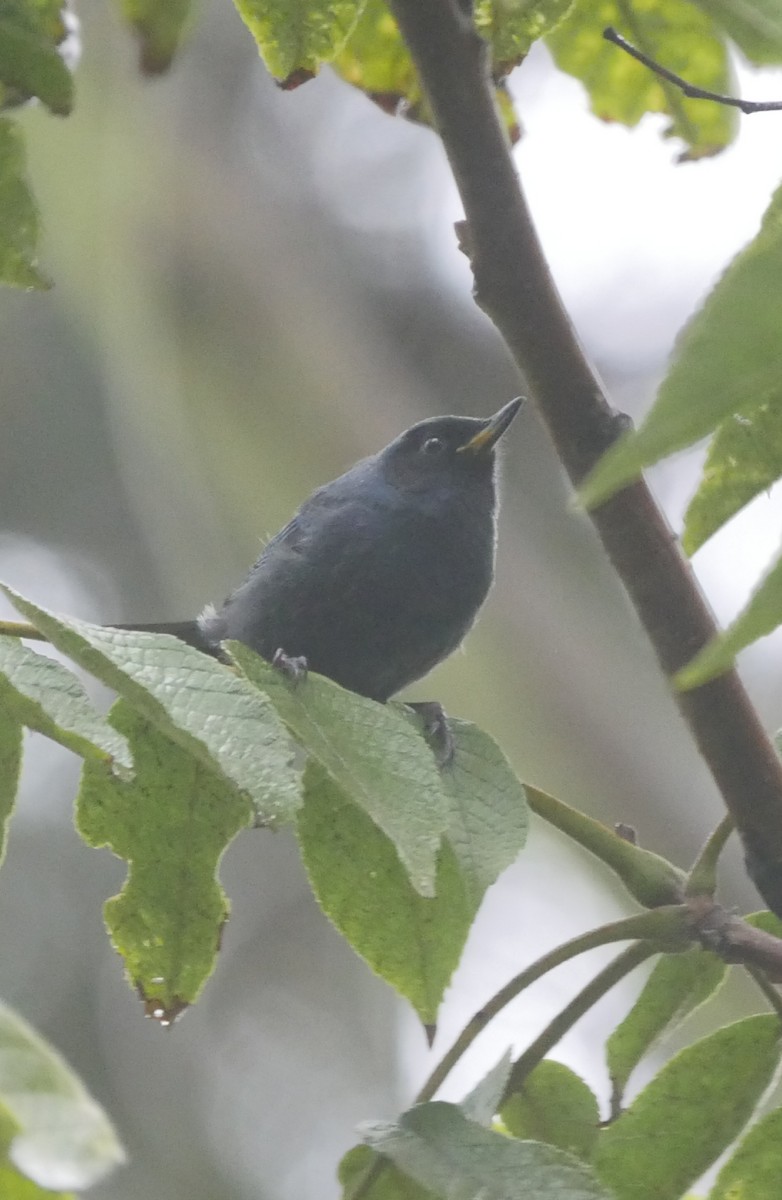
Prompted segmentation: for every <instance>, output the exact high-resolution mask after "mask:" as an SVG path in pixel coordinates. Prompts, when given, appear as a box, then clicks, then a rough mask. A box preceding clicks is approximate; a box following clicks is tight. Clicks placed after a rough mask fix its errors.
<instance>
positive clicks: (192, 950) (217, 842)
mask: <svg viewBox="0 0 782 1200" xmlns="http://www.w3.org/2000/svg"><path fill="white" fill-rule="evenodd" d="M111 720H112V723H113V724H114V725H116V726H117V728H118V729H119V730H121V732H122V733H123V734H124V735H125V736H126V737H127V738H128V741H129V742H130V744H131V746H132V748H133V756H134V760H135V763H136V776H135V779H134V780H133V782H132V783H122V782H120V781H118V780H116V779H112V778H111V777H110V776H108V775H107V774H106V772H105V770H103V769H101V768H100V767H97V766H95V765H93V764H92V763H90V762H87V763H85V766H84V774H83V777H82V785H81V791H80V794H79V801H78V827H79V831H80V833H81V835H82V837H83V838H84V839H85V841H87V842H88V843H89V844H90V845H91V846H108V847H109V848H110V849H112V850H113V851H114V853H115V854H117V855H119V857H120V858H124V859H127V861H128V866H129V870H128V878H127V881H126V883H125V885H124V887H123V889H122V891H121V893H120V894H119V896H115V897H114V898H113V899H112V900H109V901H108V902H107V904H106V908H105V916H106V924H107V926H108V929H109V933H110V934H111V939H112V941H113V943H114V946H115V947H116V949H117V950H118V952H119V953H120V954H121V955H122V957H123V959H124V960H125V965H126V968H127V972H128V976H129V977H130V980H131V982H132V983H133V985H134V986H135V987H137V988H138V989H139V991H140V992H141V995H142V997H143V998H144V1000H145V1001H146V1008H147V1012H148V1013H149V1014H150V1015H152V1016H155V1017H156V1018H157V1019H159V1020H162V1021H170V1020H172V1019H173V1018H174V1017H175V1016H176V1015H177V1013H178V1012H179V1011H180V1010H181V1009H182V1008H183V1007H184V1006H185V1005H187V1004H192V1002H193V1001H194V1000H195V999H196V997H197V996H198V994H199V992H200V990H201V988H202V987H203V985H204V982H205V981H206V979H207V978H208V976H209V975H210V974H211V972H212V970H213V968H214V963H215V957H216V954H217V950H218V947H219V942H220V934H221V931H222V926H223V923H224V921H225V919H226V917H227V915H228V902H227V900H226V898H225V894H224V892H223V890H222V888H221V887H220V885H219V884H218V882H217V879H216V872H217V867H218V864H219V862H220V859H221V857H222V855H223V853H224V851H225V849H226V847H227V846H228V844H229V842H231V841H232V839H233V838H234V837H235V836H236V834H237V833H238V832H239V830H240V829H243V828H245V827H246V826H247V825H248V824H250V822H251V820H252V811H251V808H250V804H249V802H248V801H247V800H245V799H244V798H243V797H242V796H241V795H240V794H239V793H237V792H236V790H235V789H234V788H232V787H231V786H230V785H229V784H227V783H226V782H225V781H224V780H222V779H221V778H220V777H219V776H218V775H217V774H214V773H212V772H211V771H209V770H207V769H206V768H205V767H204V766H203V765H202V764H201V763H199V762H198V761H197V760H196V759H194V758H193V757H192V756H190V755H189V754H186V753H185V751H183V750H182V749H180V747H179V746H177V745H176V744H175V743H174V742H172V741H171V740H170V739H169V738H168V737H166V736H165V735H164V734H162V733H160V732H159V731H158V730H157V729H155V728H154V727H153V726H151V725H150V724H148V722H147V721H145V720H144V718H143V717H141V716H140V715H139V714H138V713H137V712H135V711H134V710H133V709H132V708H131V707H130V705H129V704H127V703H126V702H125V701H123V700H119V701H118V702H117V703H116V704H115V705H114V708H113V709H112V710H111Z"/></svg>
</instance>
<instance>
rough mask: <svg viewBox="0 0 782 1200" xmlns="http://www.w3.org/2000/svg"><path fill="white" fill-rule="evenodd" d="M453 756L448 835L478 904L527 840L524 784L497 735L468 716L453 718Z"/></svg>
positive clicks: (447, 783)
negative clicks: (464, 718)
mask: <svg viewBox="0 0 782 1200" xmlns="http://www.w3.org/2000/svg"><path fill="white" fill-rule="evenodd" d="M448 728H449V729H450V732H451V736H452V737H453V751H454V752H453V759H452V760H451V762H450V763H449V765H448V766H447V767H446V768H445V770H444V771H443V772H442V775H441V780H442V787H443V791H444V792H445V795H446V799H447V801H448V825H447V829H446V835H447V837H448V840H449V841H450V843H451V845H452V846H453V849H454V851H455V852H456V859H457V862H458V863H459V867H460V868H461V872H462V875H463V877H464V880H465V882H466V885H467V890H468V895H469V896H470V898H471V900H472V902H473V903H474V905H475V908H476V909H477V908H478V905H479V904H480V902H481V900H482V899H483V895H484V892H485V891H486V889H487V888H488V887H490V886H491V884H492V883H494V881H495V879H497V877H498V875H499V874H500V873H501V872H502V871H504V870H505V868H506V867H509V866H510V865H511V863H513V862H515V861H516V858H517V857H518V855H519V852H520V851H521V850H522V848H523V846H524V843H525V841H526V839H527V829H528V826H529V809H528V807H527V797H526V793H525V791H524V787H523V785H522V784H521V783H520V782H519V780H518V779H517V777H516V775H515V773H514V771H513V768H512V767H511V766H510V764H509V762H508V760H507V759H506V757H505V755H504V754H503V752H502V750H500V748H499V746H498V745H497V743H496V742H495V741H494V739H493V738H490V737H489V735H488V733H484V732H483V730H482V729H479V728H478V726H477V725H471V724H470V723H469V722H468V721H459V720H455V719H454V718H449V719H448Z"/></svg>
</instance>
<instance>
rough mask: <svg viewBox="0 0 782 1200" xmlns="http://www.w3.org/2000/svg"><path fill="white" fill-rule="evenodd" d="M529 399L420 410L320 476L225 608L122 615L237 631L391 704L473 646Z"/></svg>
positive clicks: (274, 654)
mask: <svg viewBox="0 0 782 1200" xmlns="http://www.w3.org/2000/svg"><path fill="white" fill-rule="evenodd" d="M521 404H522V401H521V399H520V398H516V399H514V400H511V401H509V402H508V403H507V404H505V405H504V406H503V407H502V408H501V409H500V410H499V411H498V412H496V413H495V414H494V415H493V416H491V417H488V418H478V417H464V416H441V417H429V418H427V419H426V420H423V421H419V422H417V424H415V425H412V426H411V427H410V428H409V429H406V430H405V431H404V432H403V433H401V434H400V435H399V436H398V437H396V438H395V439H394V440H393V441H392V442H391V443H390V444H389V445H387V446H386V447H385V448H384V449H382V450H380V451H379V452H378V453H377V454H373V455H372V456H371V457H369V458H364V459H362V460H361V461H359V462H357V463H356V464H355V465H354V466H352V467H351V468H350V470H348V471H347V472H345V474H344V475H340V476H339V477H338V478H337V479H334V480H332V481H331V482H330V483H327V484H325V485H323V486H322V487H319V488H317V489H316V490H315V491H314V492H313V493H312V495H310V496H309V497H308V498H307V499H306V500H305V501H304V503H303V504H302V505H301V507H300V508H299V510H298V512H297V513H296V514H295V516H294V517H293V518H292V519H291V520H290V521H289V522H288V524H287V525H285V526H284V528H282V529H281V530H280V531H279V533H277V534H276V535H275V536H274V537H272V538H271V540H270V541H269V542H268V543H267V545H266V546H265V547H264V549H263V551H262V553H261V555H260V557H259V558H258V560H257V562H256V563H255V565H254V566H253V567H252V568H251V570H250V572H249V574H248V575H247V577H246V579H245V580H244V582H243V583H241V584H240V585H239V586H238V587H237V588H236V589H235V590H234V591H233V592H231V594H230V595H229V596H228V598H227V599H226V600H225V601H224V602H223V604H222V605H221V606H220V607H219V608H215V607H214V606H212V605H208V606H207V607H206V608H205V609H204V611H203V612H202V613H201V615H200V616H199V617H198V618H197V619H196V620H195V621H178V622H166V623H163V624H161V623H155V624H152V625H143V626H142V625H138V624H133V625H119V626H114V628H121V629H133V630H136V631H140V630H144V631H147V632H156V633H160V632H166V633H173V634H175V635H176V636H177V637H179V638H180V639H181V640H183V641H186V642H188V643H190V644H191V645H194V646H196V647H198V648H199V649H201V650H204V651H206V652H207V653H209V654H213V655H217V656H218V657H219V655H220V645H221V643H222V642H224V641H226V640H229V639H235V640H237V641H239V642H243V643H245V644H246V645H247V646H249V647H250V648H251V649H252V650H255V651H256V652H257V653H258V654H260V655H261V656H262V657H263V658H265V659H266V660H267V661H269V662H273V663H276V664H277V665H279V666H281V667H283V668H287V669H289V670H290V671H292V672H293V674H300V673H302V672H304V673H306V672H307V671H313V672H316V673H317V674H319V675H325V676H327V677H328V678H329V679H331V680H333V681H334V682H335V683H338V684H340V685H341V686H342V687H344V688H347V689H348V690H350V691H352V692H357V693H358V694H359V695H362V696H366V697H368V698H369V699H371V700H376V701H379V702H381V703H385V702H386V701H387V700H389V699H390V698H391V697H393V696H395V695H396V694H397V693H398V692H400V691H402V690H403V689H404V688H406V687H408V686H409V685H410V684H412V683H415V682H416V681H417V680H419V679H421V678H423V676H425V675H427V674H428V673H429V672H430V671H431V670H432V669H433V668H434V667H435V666H437V664H438V663H440V662H442V661H443V660H444V659H445V658H447V657H448V656H449V655H450V654H451V653H452V652H453V651H454V650H456V649H457V647H458V646H460V645H461V643H462V641H463V640H464V638H465V636H466V635H467V633H468V631H469V630H470V628H471V627H472V625H473V623H474V621H475V618H476V616H477V614H478V611H479V609H480V608H481V605H482V604H483V602H484V600H485V599H486V596H487V594H488V592H489V589H490V587H491V585H492V582H493V578H494V563H495V552H496V521H497V508H498V499H497V454H496V450H497V443H498V442H499V440H500V438H501V437H502V435H503V434H504V433H505V431H506V430H507V428H508V426H509V425H510V424H511V422H512V421H513V419H514V418H515V416H516V414H517V413H518V411H519V409H520V407H521ZM422 707H423V708H426V706H425V705H424V706H422ZM435 707H437V706H435ZM435 723H436V721H435Z"/></svg>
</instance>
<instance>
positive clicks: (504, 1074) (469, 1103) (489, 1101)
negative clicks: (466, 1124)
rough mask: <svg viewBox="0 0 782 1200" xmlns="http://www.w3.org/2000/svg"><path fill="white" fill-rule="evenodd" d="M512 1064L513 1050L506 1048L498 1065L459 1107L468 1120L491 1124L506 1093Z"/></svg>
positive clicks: (469, 1093)
mask: <svg viewBox="0 0 782 1200" xmlns="http://www.w3.org/2000/svg"><path fill="white" fill-rule="evenodd" d="M512 1065H513V1063H512V1060H511V1052H510V1050H506V1051H505V1053H504V1054H503V1056H502V1058H501V1059H500V1060H499V1062H498V1063H497V1064H496V1066H493V1067H492V1069H491V1070H490V1071H489V1072H488V1074H486V1075H484V1077H483V1079H481V1080H480V1081H479V1082H478V1083H476V1085H475V1087H474V1088H473V1089H472V1090H471V1091H470V1092H468V1093H467V1095H466V1096H465V1097H464V1099H463V1100H462V1101H461V1103H460V1104H459V1108H460V1109H461V1110H462V1112H463V1113H464V1115H465V1117H466V1118H467V1120H468V1121H475V1122H476V1123H477V1124H478V1125H491V1123H492V1121H493V1120H494V1117H495V1114H496V1113H497V1111H498V1108H499V1104H500V1101H501V1100H502V1097H503V1095H504V1094H505V1088H506V1086H507V1083H508V1079H509V1078H510V1072H511V1067H512Z"/></svg>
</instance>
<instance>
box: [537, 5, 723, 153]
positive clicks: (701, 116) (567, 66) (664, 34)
mask: <svg viewBox="0 0 782 1200" xmlns="http://www.w3.org/2000/svg"><path fill="white" fill-rule="evenodd" d="M608 25H611V26H613V27H614V28H615V29H616V30H617V31H618V32H619V33H620V34H622V35H623V36H624V37H625V38H626V39H627V40H628V41H629V42H631V43H632V44H633V45H635V46H637V47H638V49H639V50H643V51H644V52H645V53H646V54H648V55H649V56H650V57H651V58H654V59H655V60H656V61H657V62H659V63H662V64H663V66H665V67H667V68H668V70H670V71H675V72H676V73H678V74H681V75H683V76H684V77H685V78H686V79H687V81H688V82H689V83H692V84H694V85H695V86H696V87H701V88H707V89H709V90H711V91H716V92H722V93H725V92H730V91H731V76H730V71H729V67H728V56H727V50H726V47H725V44H724V41H723V38H722V36H721V35H720V32H719V30H718V29H717V28H716V27H715V25H714V24H713V22H712V21H711V20H710V19H709V17H708V16H707V15H706V13H705V12H701V11H699V10H698V8H696V7H695V6H694V5H692V4H682V3H681V0H634V3H633V5H632V12H630V9H629V7H628V6H627V5H626V4H625V3H623V2H622V0H576V3H575V4H574V6H573V8H572V10H571V12H570V14H569V15H568V16H567V17H566V18H565V20H564V21H562V23H561V24H560V25H559V26H558V27H557V28H556V29H555V30H554V32H553V33H550V34H549V36H548V38H547V42H548V45H549V47H550V49H551V51H552V53H553V55H554V60H555V62H556V64H557V66H558V67H559V68H560V69H561V70H562V71H567V73H568V74H569V75H574V76H575V77H576V79H580V80H581V82H582V83H583V84H584V86H585V88H586V89H587V92H588V93H589V100H590V104H591V107H592V111H593V112H594V113H595V115H596V116H598V117H600V119H601V120H603V121H621V122H622V124H624V125H630V126H633V125H637V123H638V122H639V121H640V119H641V117H642V116H644V114H645V113H649V112H653V113H657V112H659V113H665V114H666V115H667V116H669V117H670V118H671V123H670V125H669V126H668V127H667V128H666V130H665V131H664V134H663V136H664V137H677V138H681V139H682V141H683V142H684V143H685V146H686V147H687V149H686V150H685V152H684V153H683V154H682V155H681V158H683V159H694V158H702V157H703V156H704V155H710V154H717V153H718V152H719V151H720V150H722V149H724V147H725V146H727V145H728V144H729V143H730V142H731V141H732V140H733V138H734V137H735V136H736V132H737V129H738V120H737V115H736V112H735V110H733V109H730V108H726V107H724V106H723V105H719V104H713V103H710V102H708V101H704V100H688V99H685V97H684V96H683V95H682V93H681V91H680V90H679V89H678V88H675V87H673V86H672V85H671V84H668V83H667V82H665V81H664V80H662V79H660V77H659V76H657V75H655V74H654V73H653V72H652V71H649V70H648V69H647V68H646V67H644V66H642V64H641V63H639V62H637V61H636V60H635V59H633V58H631V57H630V56H629V55H628V54H626V53H625V52H624V51H623V50H621V49H620V48H619V47H618V46H615V45H613V44H612V43H610V42H607V41H606V40H605V39H604V37H603V30H604V29H605V28H606V26H608Z"/></svg>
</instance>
